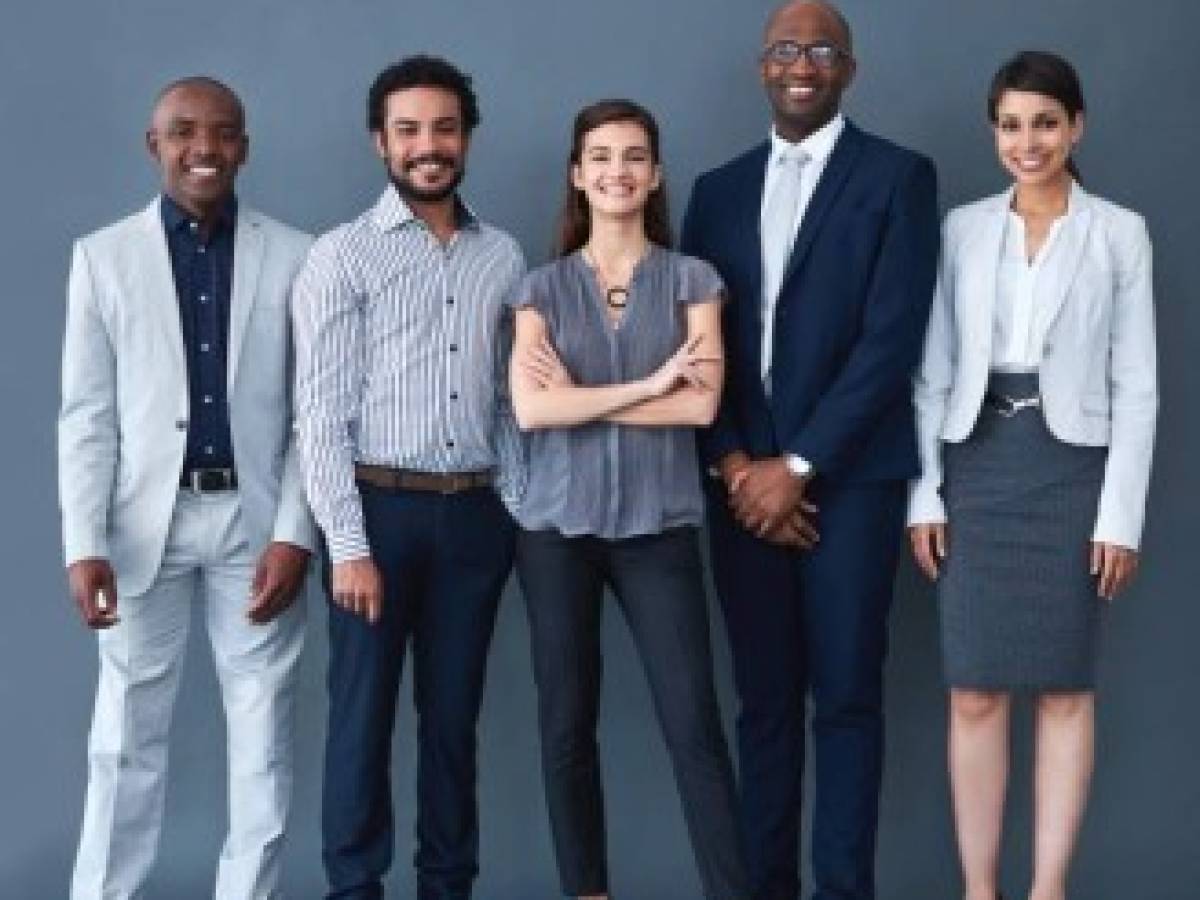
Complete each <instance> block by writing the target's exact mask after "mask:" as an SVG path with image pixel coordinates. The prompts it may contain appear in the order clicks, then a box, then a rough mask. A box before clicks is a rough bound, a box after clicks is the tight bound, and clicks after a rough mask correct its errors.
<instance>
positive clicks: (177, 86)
mask: <svg viewBox="0 0 1200 900" xmlns="http://www.w3.org/2000/svg"><path fill="white" fill-rule="evenodd" d="M180 90H199V91H212V92H213V93H214V94H218V95H221V96H223V97H224V98H225V99H226V100H227V101H228V102H230V103H231V104H233V108H234V109H236V110H237V117H238V121H239V122H240V123H241V126H242V128H243V129H245V127H246V109H245V107H244V106H242V99H241V98H240V97H239V96H238V95H237V93H236V92H235V91H234V90H233V88H231V87H230V86H229V85H227V84H226V83H225V82H223V81H219V80H217V79H216V78H213V77H211V76H209V75H188V76H185V77H184V78H176V79H175V80H174V81H172V82H171V83H170V84H167V85H166V86H164V87H163V89H162V90H160V91H159V92H158V96H157V97H155V98H154V107H153V109H152V110H151V114H150V120H151V124H152V125H153V121H154V118H155V117H156V116H157V115H158V113H159V109H160V108H161V107H162V105H163V101H164V100H166V99H167V97H169V96H170V95H171V94H173V93H175V92H176V91H180Z"/></svg>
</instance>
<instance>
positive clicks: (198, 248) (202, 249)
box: [196, 244, 208, 253]
mask: <svg viewBox="0 0 1200 900" xmlns="http://www.w3.org/2000/svg"><path fill="white" fill-rule="evenodd" d="M207 249H208V248H207V247H205V246H204V245H203V244H201V245H200V246H198V247H197V248H196V252H197V253H203V252H204V251H205V250H207Z"/></svg>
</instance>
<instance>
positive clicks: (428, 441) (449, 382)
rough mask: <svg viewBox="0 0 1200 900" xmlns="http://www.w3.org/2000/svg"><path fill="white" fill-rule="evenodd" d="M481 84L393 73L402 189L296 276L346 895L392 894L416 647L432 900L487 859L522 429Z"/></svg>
mask: <svg viewBox="0 0 1200 900" xmlns="http://www.w3.org/2000/svg"><path fill="white" fill-rule="evenodd" d="M478 120H479V114H478V109H477V106H476V101H475V97H474V94H473V92H472V90H471V86H470V79H469V78H467V77H466V76H464V75H463V74H462V73H461V72H459V71H458V70H457V69H455V68H454V67H453V66H451V65H450V64H449V63H447V62H445V61H443V60H440V59H435V58H430V57H424V56H417V57H410V58H408V59H405V60H402V61H401V62H399V63H397V64H395V65H393V66H391V67H389V68H388V69H386V70H385V71H384V72H382V73H381V74H380V75H379V77H378V78H377V79H376V81H375V83H374V85H373V86H372V88H371V91H370V96H369V98H368V125H369V128H370V130H371V132H372V134H373V137H374V142H375V147H376V149H377V151H378V153H379V156H380V157H381V159H382V160H383V162H384V165H385V166H386V169H387V174H388V178H389V181H390V184H389V185H388V187H387V188H386V189H385V190H384V192H383V195H382V196H381V197H380V198H379V200H378V201H377V202H376V204H375V205H374V206H373V207H372V208H371V209H369V210H367V211H366V212H364V213H363V214H362V215H361V216H359V217H358V218H357V219H355V220H354V221H352V222H350V223H348V224H345V225H342V226H340V227H338V228H336V229H334V230H333V231H331V232H330V233H328V234H326V235H324V236H323V237H321V238H320V239H319V240H318V241H317V243H316V244H315V245H314V247H313V249H312V252H311V253H310V255H309V258H308V261H307V263H306V265H305V267H304V269H303V271H302V272H301V274H300V276H299V278H298V279H297V282H296V286H295V290H294V301H293V302H294V304H295V310H294V312H295V329H296V340H297V357H298V358H297V372H298V375H297V378H298V383H297V394H296V395H297V405H298V408H297V422H298V426H299V438H300V447H301V451H302V454H303V459H304V468H305V485H306V491H307V494H308V498H309V501H310V504H311V506H312V509H313V513H314V515H315V516H316V519H317V523H318V524H319V525H320V527H321V529H322V531H323V532H324V535H325V540H326V544H327V547H328V552H329V559H330V562H331V564H332V565H331V582H332V584H331V594H332V598H333V604H332V605H331V606H330V610H329V643H330V661H329V666H330V668H329V679H328V685H329V729H328V737H327V742H326V750H325V785H324V802H323V815H322V834H323V842H324V860H325V869H326V874H327V876H328V879H329V884H330V893H329V896H330V897H337V898H376V897H381V896H382V894H383V888H382V880H383V877H384V875H385V873H386V871H387V869H388V866H389V864H390V861H391V855H392V845H393V834H392V804H391V786H390V783H389V775H388V773H389V768H390V755H391V750H390V748H391V736H392V727H393V723H394V721H395V705H396V699H397V693H398V690H399V684H400V672H401V666H402V661H403V657H404V650H405V647H406V645H409V644H411V646H412V658H413V669H414V677H415V691H414V693H415V698H416V708H417V717H418V734H417V738H418V757H419V760H418V774H417V778H418V786H417V803H418V809H417V843H418V847H417V854H416V860H415V862H416V868H417V881H418V897H420V898H434V897H436V898H465V897H469V896H470V892H471V884H472V882H473V880H474V877H475V875H476V873H477V871H478V865H477V844H478V826H477V818H478V817H477V810H476V799H475V784H476V767H475V731H476V719H477V717H478V713H479V705H480V699H481V695H482V691H483V679H484V667H485V662H486V658H487V651H488V645H489V643H490V641H491V636H492V631H493V626H494V623H495V617H496V608H497V604H498V602H499V598H500V593H501V591H502V590H503V587H504V583H505V581H506V580H507V577H508V572H509V567H510V563H511V559H512V546H513V525H512V522H511V520H510V519H509V516H508V514H507V512H506V511H505V509H504V507H503V505H502V504H501V502H500V499H499V497H498V496H497V493H498V490H505V491H515V490H517V489H518V488H519V485H515V484H512V483H506V484H499V483H498V474H499V473H500V472H501V471H504V472H506V473H509V474H511V473H512V472H514V471H518V472H519V468H517V469H514V468H513V467H509V466H503V467H502V466H501V459H502V458H505V457H506V456H507V453H508V452H509V451H510V450H512V449H513V448H515V447H516V441H517V432H516V428H515V423H514V422H513V419H512V416H511V412H510V410H509V407H508V403H507V398H506V388H505V385H506V379H505V378H504V377H503V371H504V365H505V360H506V358H507V351H508V348H507V341H505V340H504V336H503V335H504V332H505V329H504V328H502V327H501V326H502V313H503V309H504V299H505V297H506V295H507V294H508V293H509V291H510V290H511V289H512V288H513V287H514V286H515V284H516V282H517V281H518V280H519V279H520V277H521V275H522V274H523V271H524V262H523V259H522V256H521V252H520V250H519V248H518V247H517V244H516V243H515V242H514V241H513V239H512V238H511V237H509V236H508V235H506V234H504V233H503V232H501V231H498V230H497V229H495V228H492V227H490V226H488V225H485V224H483V223H482V222H480V221H479V220H478V219H477V218H476V217H475V216H474V215H473V214H472V213H471V212H470V210H468V209H467V207H466V206H465V205H464V204H463V203H462V201H461V200H460V199H459V198H458V194H457V188H458V185H459V182H460V181H461V179H462V176H463V172H464V162H465V159H466V151H467V144H468V141H469V138H470V135H471V132H472V129H473V128H474V127H475V125H476V124H477V123H478Z"/></svg>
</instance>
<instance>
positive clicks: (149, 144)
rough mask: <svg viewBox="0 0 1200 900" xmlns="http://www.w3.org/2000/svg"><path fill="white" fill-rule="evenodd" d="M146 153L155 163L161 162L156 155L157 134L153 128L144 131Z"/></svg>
mask: <svg viewBox="0 0 1200 900" xmlns="http://www.w3.org/2000/svg"><path fill="white" fill-rule="evenodd" d="M146 152H147V153H149V154H150V158H151V159H153V160H154V161H155V162H162V160H161V159H160V158H159V155H158V132H156V131H155V130H154V129H153V128H147V129H146Z"/></svg>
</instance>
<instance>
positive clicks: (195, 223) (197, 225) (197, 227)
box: [188, 222, 200, 231]
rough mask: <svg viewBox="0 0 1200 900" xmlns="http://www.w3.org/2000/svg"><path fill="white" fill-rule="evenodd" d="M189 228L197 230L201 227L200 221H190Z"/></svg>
mask: <svg viewBox="0 0 1200 900" xmlns="http://www.w3.org/2000/svg"><path fill="white" fill-rule="evenodd" d="M188 228H190V229H192V231H196V230H198V229H199V228H200V223H199V222H188Z"/></svg>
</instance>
